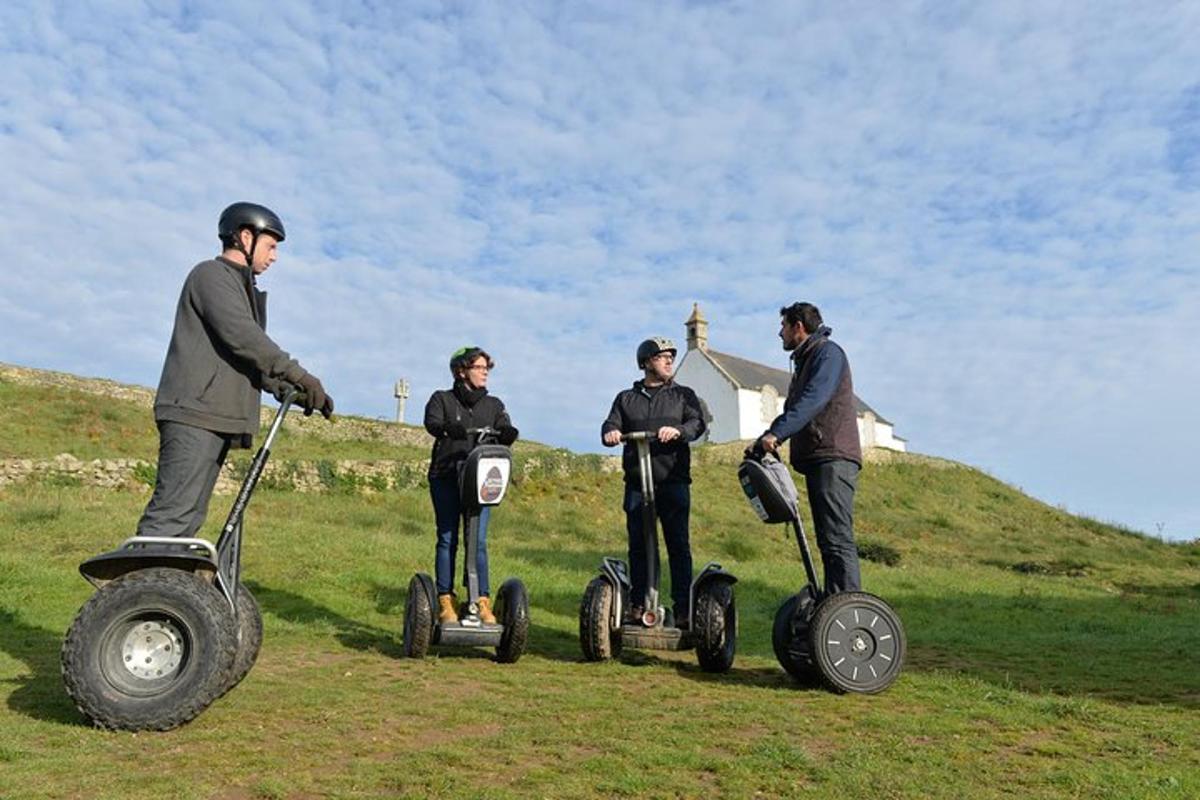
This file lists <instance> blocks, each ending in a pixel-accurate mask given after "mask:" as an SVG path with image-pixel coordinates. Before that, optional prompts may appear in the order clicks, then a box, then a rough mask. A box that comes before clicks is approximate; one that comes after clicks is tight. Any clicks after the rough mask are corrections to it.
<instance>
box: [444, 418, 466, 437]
mask: <svg viewBox="0 0 1200 800" xmlns="http://www.w3.org/2000/svg"><path fill="white" fill-rule="evenodd" d="M446 435H447V436H449V437H450V438H451V439H465V438H467V426H466V425H463V424H462V423H461V422H451V423H449V424H448V425H446Z"/></svg>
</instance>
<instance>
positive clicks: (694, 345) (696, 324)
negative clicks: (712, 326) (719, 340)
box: [684, 303, 708, 350]
mask: <svg viewBox="0 0 1200 800" xmlns="http://www.w3.org/2000/svg"><path fill="white" fill-rule="evenodd" d="M684 327H686V328H687V349H688V350H707V349H708V320H706V319H705V318H704V315H703V314H701V313H700V304H699V303H692V315H691V316H690V317H688V318H687V322H685V323H684Z"/></svg>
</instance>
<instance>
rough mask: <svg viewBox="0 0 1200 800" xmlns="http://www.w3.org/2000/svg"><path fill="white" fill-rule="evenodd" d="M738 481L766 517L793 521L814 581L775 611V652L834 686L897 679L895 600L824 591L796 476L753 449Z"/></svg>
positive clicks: (797, 673)
mask: <svg viewBox="0 0 1200 800" xmlns="http://www.w3.org/2000/svg"><path fill="white" fill-rule="evenodd" d="M738 481H739V482H740V483H741V485H742V490H743V491H744V492H745V493H746V497H747V498H748V499H749V500H750V505H751V506H753V508H754V510H755V511H756V512H757V513H758V516H759V518H760V519H761V520H762V521H763V522H766V523H781V522H790V523H791V524H792V529H793V531H795V534H796V542H797V544H799V545H800V556H801V558H802V560H803V561H804V572H805V574H806V575H807V576H808V585H807V586H805V587H804V588H803V589H801V590H800V591H799V592H798V593H797V594H794V595H792V596H791V597H789V598H788V599H787V600H786V601H784V603H783V605H782V606H780V608H779V611H778V612H776V614H775V623H774V627H773V629H772V635H771V643H772V645H773V646H774V649H775V657H776V658H777V659H779V663H780V665H781V666H782V667H783V668H784V669H785V670H786V671H787V673H788V674H789V675H791V676H792V677H793V678H795V679H796V680H797V681H800V682H802V683H811V682H815V679H820V680H822V681H824V683H825V684H826V685H827V686H829V687H830V688H831V689H833V690H834V691H838V692H854V693H858V694H875V693H877V692H882V691H883V690H884V689H886V688H888V687H889V686H891V685H892V683H893V682H894V681H895V680H896V678H897V677H899V675H900V670H901V667H902V665H903V662H904V649H905V639H904V627H903V626H902V625H901V624H900V618H899V617H898V616H897V615H896V612H895V611H893V610H892V608H891V606H889V605H888V604H887V603H885V602H884V601H883V600H881V599H880V598H878V597H876V596H875V595H873V594H868V593H867V592H839V593H836V594H831V595H830V594H826V593H825V592H823V591H822V590H821V589H820V588H819V587H820V585H821V584H820V583H819V582H818V581H817V570H816V566H815V565H814V564H813V558H812V552H811V551H810V550H809V548H808V540H807V538H806V537H805V535H804V523H803V522H802V521H801V519H800V505H799V496H798V495H797V492H796V484H795V483H793V482H792V476H791V474H790V473H789V472H788V469H787V467H786V466H785V465H784V464H783V462H781V461H780V460H779V459H777V458H776V457H774V456H773V455H771V454H770V453H765V454H761V455H760V454H758V453H756V452H748V453H747V457H746V460H744V461H743V462H742V464H741V466H740V467H738Z"/></svg>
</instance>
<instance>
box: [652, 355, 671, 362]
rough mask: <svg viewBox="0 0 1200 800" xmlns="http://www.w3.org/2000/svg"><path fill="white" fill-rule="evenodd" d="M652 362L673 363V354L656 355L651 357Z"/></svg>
mask: <svg viewBox="0 0 1200 800" xmlns="http://www.w3.org/2000/svg"><path fill="white" fill-rule="evenodd" d="M653 360H654V361H670V362H674V361H675V355H674V354H673V353H659V354H658V355H656V356H653Z"/></svg>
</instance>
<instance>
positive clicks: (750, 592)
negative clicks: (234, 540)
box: [0, 369, 1200, 800]
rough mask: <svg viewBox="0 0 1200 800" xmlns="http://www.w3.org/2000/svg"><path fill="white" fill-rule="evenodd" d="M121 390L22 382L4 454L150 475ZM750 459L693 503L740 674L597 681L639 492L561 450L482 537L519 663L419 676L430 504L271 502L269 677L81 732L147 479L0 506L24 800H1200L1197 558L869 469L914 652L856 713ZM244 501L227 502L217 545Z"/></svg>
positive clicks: (871, 505)
mask: <svg viewBox="0 0 1200 800" xmlns="http://www.w3.org/2000/svg"><path fill="white" fill-rule="evenodd" d="M127 389H128V387H115V386H114V385H112V384H101V383H89V382H86V381H82V380H79V379H71V378H69V376H54V375H42V376H39V375H37V374H35V373H28V372H25V371H14V370H11V369H9V370H0V407H3V408H4V413H3V415H0V459H5V458H9V459H12V458H48V457H51V456H54V455H57V454H59V453H63V452H69V453H72V454H73V455H75V456H77V457H79V458H117V457H129V458H145V459H150V460H153V457H154V451H155V443H156V439H155V432H154V426H153V421H152V419H151V414H150V410H149V406H148V395H147V394H146V393H145V392H144V391H142V393H141V394H138V392H137V390H135V389H128V391H127ZM114 395H116V396H114ZM376 426H378V427H376ZM339 428H340V430H342V431H343V433H333V432H332V431H333V429H339ZM286 430H287V433H286V436H285V438H284V439H283V440H281V441H280V443H279V444H278V446H277V449H276V454H277V456H278V457H280V458H331V457H337V458H374V459H380V458H383V459H386V458H396V459H411V458H414V457H418V456H423V455H424V453H423V450H424V445H423V444H421V441H422V440H421V439H420V438H419V436H420V435H421V434H419V433H418V432H415V431H413V432H411V433H412V435H411V436H409V434H407V433H405V434H403V435H401V432H400V431H399V429H397V427H396V426H387V425H385V424H382V423H370V422H369V421H365V420H363V421H358V422H357V423H355V421H353V420H351V421H348V422H347V423H346V424H345V425H344V426H328V425H317V424H314V421H311V420H310V421H302V420H300V418H299V417H295V418H289V420H288V425H287V428H286ZM372 431H375V432H374V433H372ZM345 432H350V433H345ZM351 434H352V435H351ZM524 447H525V449H524V450H523V453H524V455H526V456H527V455H528V454H530V453H534V452H548V451H546V450H545V448H539V447H538V446H536V445H530V444H527V445H525V446H524ZM737 452H738V449H737V448H736V447H731V446H712V447H708V446H706V447H702V448H699V449H698V451H697V459H696V460H697V466H696V470H695V473H696V475H695V477H696V481H695V486H694V491H693V522H692V531H693V550H694V552H695V555H696V560H697V562H698V564H702V563H703V562H704V561H706V560H717V561H720V562H722V563H723V564H724V565H725V566H726V567H727V568H728V569H730V570H731V571H732V572H734V573H735V574H736V575H738V576H739V578H740V582H739V583H738V585H737V601H738V605H739V614H740V636H739V645H738V658H737V662H736V663H735V666H734V669H733V670H732V671H731V672H730V673H729V674H728V675H723V676H710V675H706V674H704V673H702V672H700V671H699V669H698V667H697V666H696V664H695V660H694V657H693V656H692V655H690V654H679V655H666V654H650V653H643V654H637V653H635V654H629V655H627V656H626V658H625V659H624V660H623V661H622V662H619V663H605V664H586V663H582V662H581V661H580V651H579V645H578V642H577V614H578V603H579V598H580V595H581V593H582V591H583V587H584V585H585V584H586V583H587V581H588V580H589V579H590V577H591V576H592V575H593V574H594V570H595V567H596V566H597V564H598V563H599V561H600V558H601V556H603V555H609V554H620V553H621V552H622V550H623V548H624V533H623V517H622V514H621V513H620V508H619V497H620V481H621V479H620V476H619V475H617V474H611V473H607V472H604V471H602V470H601V469H599V468H598V459H596V458H595V457H570V456H557V457H556V458H557V460H556V461H555V464H556V467H557V474H551V473H552V472H554V471H553V470H541V471H534V472H533V473H531V474H530V475H529V476H528V477H526V478H524V479H522V480H521V481H519V482H518V483H516V484H515V485H514V486H513V487H512V489H511V494H510V497H509V499H507V500H506V502H505V504H504V506H503V507H502V508H500V509H498V510H497V512H496V513H495V514H494V516H493V523H492V527H491V531H490V534H489V540H490V550H491V564H492V578H493V583H494V584H497V585H498V583H499V581H500V580H501V579H503V577H505V576H507V575H517V576H520V577H521V578H522V579H523V580H524V581H525V583H526V584H527V585H528V586H529V589H530V594H531V602H532V621H533V629H532V639H531V644H530V650H529V652H528V653H527V655H526V656H525V657H524V658H523V659H522V660H521V661H520V662H519V663H517V664H515V665H501V664H496V663H494V662H493V661H491V660H490V659H489V658H488V657H487V656H488V653H487V652H486V651H479V652H477V653H464V652H463V651H448V652H444V653H443V654H441V655H440V656H435V657H431V658H428V659H426V660H424V661H419V662H417V661H409V660H405V659H403V658H401V657H400V642H399V639H400V628H401V614H402V611H403V605H404V594H405V590H406V586H407V583H408V579H409V577H410V576H411V575H412V573H413V572H415V571H418V570H421V571H427V572H428V571H431V567H432V555H433V534H432V530H431V528H432V514H431V510H430V507H429V500H428V495H427V493H426V490H425V489H424V488H422V487H417V488H412V489H403V490H398V491H387V492H375V493H370V494H363V493H359V492H356V491H354V490H353V488H354V487H352V486H340V487H338V486H335V487H334V490H333V491H328V492H324V493H301V492H296V491H288V490H282V489H263V490H261V491H260V492H259V493H258V494H257V495H256V497H255V499H254V501H253V503H252V504H251V509H250V512H249V518H248V521H247V540H246V543H245V552H244V556H243V558H244V564H245V570H246V574H245V577H246V579H247V581H248V582H249V584H250V585H251V586H252V588H253V590H254V592H255V594H256V596H257V597H258V599H259V602H260V604H261V605H262V608H263V612H264V619H265V625H266V641H265V643H264V645H263V650H262V654H261V656H260V658H259V662H258V665H257V666H256V667H255V668H254V670H253V672H251V674H250V676H249V677H248V678H247V679H246V681H245V682H244V683H243V684H242V685H241V686H240V687H238V688H237V689H236V690H235V691H234V692H232V693H231V694H229V695H228V696H227V697H225V698H224V699H222V700H221V701H219V702H218V703H216V704H215V705H214V706H213V707H212V708H210V709H209V710H208V711H207V712H205V713H204V714H203V715H202V716H201V717H199V718H198V719H197V720H196V721H195V722H193V723H192V724H190V725H188V726H186V727H185V728H183V729H181V730H178V731H175V732H171V733H167V734H154V735H148V734H139V735H132V734H119V733H105V732H101V731H97V730H93V729H91V728H89V727H87V726H86V725H84V724H83V722H82V720H81V719H80V718H79V716H78V714H77V713H76V711H75V709H74V708H73V707H72V706H71V704H70V702H69V701H68V700H67V698H66V696H65V694H64V692H63V689H62V685H61V681H60V678H59V668H58V651H59V647H60V645H61V641H62V635H63V632H64V631H65V630H66V628H67V626H68V625H69V624H70V621H71V619H72V617H73V616H74V614H75V612H76V611H77V610H78V608H79V606H80V605H81V604H82V603H83V602H84V601H85V600H86V599H87V597H88V596H89V594H90V592H91V589H90V587H89V586H88V584H87V583H85V582H84V581H83V580H82V579H81V578H79V576H78V573H77V572H76V566H77V564H78V563H79V562H80V561H82V560H83V559H85V558H87V557H89V556H91V555H94V554H95V553H98V552H100V551H102V550H107V549H110V548H111V547H112V546H113V545H115V544H116V543H117V542H118V541H119V540H120V539H122V538H123V537H124V536H126V535H128V534H129V533H131V532H132V529H133V526H134V524H135V522H136V520H137V517H138V515H139V514H140V512H141V510H142V508H143V506H144V504H145V501H146V490H145V489H144V488H142V489H139V490H134V489H127V490H119V491H114V490H104V489H99V488H95V487H90V486H86V485H76V484H72V483H69V482H63V481H55V480H47V479H38V480H32V481H26V482H23V483H17V484H12V485H8V486H4V487H0V541H3V543H4V546H3V548H0V697H2V698H3V705H2V706H0V798H10V797H11V798H18V797H19V798H27V797H32V798H40V797H45V798H63V797H80V798H84V797H87V798H94V797H121V798H141V797H162V796H171V797H175V798H192V797H195V798H210V797H215V798H225V799H226V800H245V799H247V798H296V799H297V800H299V799H300V798H325V797H346V798H367V797H371V798H374V797H428V796H436V797H475V796H489V797H513V798H517V797H520V798H525V797H590V796H626V797H718V796H719V797H829V796H849V797H869V798H901V797H913V798H916V797H933V798H961V797H972V798H976V797H980V798H1000V797H1022V798H1026V797H1028V798H1058V797H1080V798H1084V797H1086V798H1096V797H1111V798H1130V797H1154V798H1159V797H1162V798H1194V797H1198V796H1200V753H1198V749H1197V747H1196V742H1198V741H1200V721H1198V715H1197V710H1198V709H1200V667H1198V666H1197V662H1196V656H1195V654H1196V652H1198V651H1200V613H1198V612H1200V545H1197V544H1194V543H1193V544H1174V545H1173V544H1166V543H1163V542H1160V541H1157V540H1154V539H1151V538H1148V537H1145V536H1141V535H1138V534H1135V533H1131V532H1129V531H1127V530H1122V529H1120V528H1115V527H1112V526H1108V525H1104V524H1101V523H1098V522H1096V521H1094V520H1089V519H1085V518H1080V517H1075V516H1071V515H1069V514H1066V513H1063V512H1062V511H1059V510H1057V509H1055V508H1052V507H1049V506H1046V505H1045V504H1043V503H1040V502H1037V501H1035V500H1032V499H1030V498H1028V497H1026V496H1024V495H1022V494H1021V493H1020V492H1018V491H1016V490H1015V489H1013V488H1012V487H1010V486H1008V485H1005V484H1003V483H1001V482H999V481H996V480H994V479H993V478H990V477H989V476H987V475H985V474H983V473H981V472H979V471H977V470H974V469H971V468H968V467H965V466H961V465H956V464H952V463H950V462H945V461H940V460H937V459H926V458H920V457H906V458H895V459H892V460H889V461H886V462H872V463H869V464H868V465H867V466H866V468H865V469H864V472H863V475H862V478H861V481H860V492H859V502H858V531H859V538H860V540H861V541H860V544H862V545H863V549H864V551H865V552H866V553H868V554H870V555H871V557H872V558H873V559H875V560H872V561H866V562H864V581H865V583H866V586H867V588H868V590H870V591H873V592H875V593H877V594H879V595H881V596H883V597H885V598H886V599H888V601H889V602H891V603H892V604H893V606H894V607H895V608H896V610H897V611H898V613H899V614H900V616H901V617H902V619H903V620H904V623H905V626H906V628H907V632H908V639H909V655H908V662H907V668H906V672H905V674H904V675H903V676H902V677H901V679H900V680H899V681H898V682H897V683H896V685H895V686H894V687H893V688H892V689H891V690H889V691H888V692H887V693H885V694H883V695H880V696H876V697H857V696H837V695H833V694H830V693H827V692H825V691H823V690H821V689H816V688H809V687H802V686H798V685H796V684H794V683H793V682H791V681H790V679H788V678H787V677H786V676H785V675H784V673H783V672H782V670H781V669H779V667H778V665H777V664H776V663H775V660H774V658H773V656H772V654H771V644H770V622H771V619H772V617H773V615H774V613H775V609H776V608H777V607H778V605H779V604H780V603H781V602H782V601H783V600H784V599H785V598H786V597H787V596H788V595H789V594H791V593H793V592H795V591H797V590H798V589H799V587H800V586H801V584H802V583H803V578H802V569H801V567H800V564H799V559H798V556H797V553H796V549H795V545H794V543H792V541H791V540H790V538H789V535H788V534H787V532H786V531H785V530H784V529H783V528H779V527H768V526H764V525H762V524H760V523H758V522H757V520H756V518H754V517H753V515H752V513H751V512H750V510H749V508H748V507H747V506H746V503H745V501H744V498H742V496H741V493H740V490H739V488H738V486H737V483H736V479H735V478H734V476H733V467H734V465H735V464H736V460H737ZM228 506H229V498H218V499H216V500H214V502H213V506H212V509H211V512H210V520H209V524H208V527H207V533H208V535H212V534H213V533H214V531H215V529H216V528H217V527H218V526H219V523H220V521H221V520H222V519H223V516H224V514H225V513H226V511H227V509H228ZM888 562H891V563H890V564H889V563H888Z"/></svg>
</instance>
